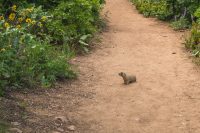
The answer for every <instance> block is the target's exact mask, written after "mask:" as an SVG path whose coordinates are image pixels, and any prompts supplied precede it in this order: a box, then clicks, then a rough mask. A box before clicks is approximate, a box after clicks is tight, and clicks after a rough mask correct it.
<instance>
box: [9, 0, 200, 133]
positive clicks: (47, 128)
mask: <svg viewBox="0 0 200 133" xmlns="http://www.w3.org/2000/svg"><path fill="white" fill-rule="evenodd" d="M104 11H105V12H107V13H108V14H107V15H108V17H109V21H110V22H109V29H108V31H107V32H105V33H103V35H102V44H101V45H100V48H97V50H95V51H94V52H93V53H92V54H89V55H87V56H84V57H83V56H82V57H77V58H76V59H75V60H74V62H75V63H76V64H78V66H79V68H80V71H81V72H80V77H79V80H77V81H75V82H73V83H72V84H68V83H67V85H66V84H65V85H63V88H61V89H57V90H47V92H46V93H43V92H42V93H39V94H37V93H36V94H35V93H34V94H29V93H25V94H24V95H22V94H14V95H15V97H16V98H17V99H18V100H21V101H22V102H21V103H19V104H20V105H21V106H22V107H26V106H28V107H26V111H27V112H29V113H30V114H28V115H27V116H26V114H22V116H23V117H26V118H25V119H26V120H25V122H23V121H19V122H21V123H25V124H21V127H19V128H20V129H24V132H25V133H51V132H52V131H59V132H70V131H69V130H68V126H69V125H71V124H72V125H75V126H76V129H75V131H74V132H77V133H200V89H199V86H200V72H199V68H197V67H196V66H195V65H194V64H193V63H192V61H191V59H189V58H188V55H187V53H186V52H185V51H184V46H183V44H181V42H182V40H181V39H180V38H181V34H180V33H177V32H174V31H173V30H172V29H171V28H169V27H168V26H167V24H164V23H162V22H159V21H157V20H155V19H150V18H144V17H143V16H142V15H140V14H138V12H137V11H136V9H134V7H133V6H132V5H131V3H130V2H129V1H128V0H107V3H106V7H105V9H104ZM173 52H175V53H176V54H172V53H173ZM121 71H124V72H127V73H132V74H136V75H137V83H135V84H131V85H128V86H125V85H123V84H122V79H121V78H120V77H119V76H118V73H119V72H121ZM45 91H46V90H45ZM8 113H9V111H8ZM56 116H66V117H67V118H68V121H67V122H66V124H65V125H55V123H54V122H53V121H54V118H55V117H56ZM13 117H15V115H13ZM15 120H16V121H18V119H17V118H16V119H15ZM52 133H53V132H52ZM54 133H55V132H54Z"/></svg>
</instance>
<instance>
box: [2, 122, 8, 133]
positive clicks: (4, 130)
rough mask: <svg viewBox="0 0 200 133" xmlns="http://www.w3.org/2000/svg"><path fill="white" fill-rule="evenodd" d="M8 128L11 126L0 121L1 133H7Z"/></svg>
mask: <svg viewBox="0 0 200 133" xmlns="http://www.w3.org/2000/svg"><path fill="white" fill-rule="evenodd" d="M8 128H9V125H8V124H7V123H4V122H1V121H0V133H6V131H7V129H8Z"/></svg>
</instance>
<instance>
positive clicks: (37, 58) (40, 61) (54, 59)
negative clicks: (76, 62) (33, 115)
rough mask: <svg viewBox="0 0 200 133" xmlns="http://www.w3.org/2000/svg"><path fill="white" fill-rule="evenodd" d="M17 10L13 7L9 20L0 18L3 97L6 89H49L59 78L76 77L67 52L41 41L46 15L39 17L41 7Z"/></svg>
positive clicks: (43, 39)
mask: <svg viewBox="0 0 200 133" xmlns="http://www.w3.org/2000/svg"><path fill="white" fill-rule="evenodd" d="M15 10H16V7H15V6H14V7H13V13H11V14H10V15H8V17H7V18H6V16H5V17H4V16H1V17H0V19H1V21H0V30H1V32H0V42H1V44H0V60H1V63H0V92H1V94H2V92H3V90H4V89H5V87H6V86H10V87H11V86H12V87H15V88H20V87H22V86H29V87H33V86H36V85H42V86H45V87H48V86H50V85H52V83H53V82H55V80H56V79H58V78H66V77H69V78H71V77H74V76H75V74H74V73H73V71H72V70H71V68H70V65H69V64H68V63H67V60H69V58H68V57H67V55H66V54H65V53H64V51H63V52H62V51H58V50H56V48H55V47H53V46H50V45H49V39H48V38H42V39H41V36H40V35H41V34H42V32H43V30H44V29H43V24H44V25H45V23H44V19H46V18H47V16H42V17H41V16H38V15H40V13H42V12H41V10H40V8H31V9H30V8H28V9H22V10H19V11H17V10H16V11H15ZM31 12H32V13H31ZM44 27H45V26H44ZM35 31H37V32H35ZM65 52H66V51H65ZM68 52H70V51H68Z"/></svg>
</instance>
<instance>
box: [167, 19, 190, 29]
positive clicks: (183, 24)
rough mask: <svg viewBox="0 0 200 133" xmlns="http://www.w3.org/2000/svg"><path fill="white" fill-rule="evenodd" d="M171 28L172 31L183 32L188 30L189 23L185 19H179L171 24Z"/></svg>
mask: <svg viewBox="0 0 200 133" xmlns="http://www.w3.org/2000/svg"><path fill="white" fill-rule="evenodd" d="M171 26H172V28H173V29H174V30H185V29H187V28H189V26H190V22H189V21H188V20H187V19H186V18H180V19H179V20H177V21H174V22H172V23H171Z"/></svg>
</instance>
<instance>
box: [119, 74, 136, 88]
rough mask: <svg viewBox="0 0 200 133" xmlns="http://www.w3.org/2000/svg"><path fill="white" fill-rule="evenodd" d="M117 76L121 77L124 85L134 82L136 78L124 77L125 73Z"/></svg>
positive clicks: (133, 76) (132, 76)
mask: <svg viewBox="0 0 200 133" xmlns="http://www.w3.org/2000/svg"><path fill="white" fill-rule="evenodd" d="M119 76H121V77H122V78H123V80H124V84H125V85H128V84H130V83H134V82H136V76H135V75H129V76H128V75H126V73H124V72H120V73H119Z"/></svg>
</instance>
